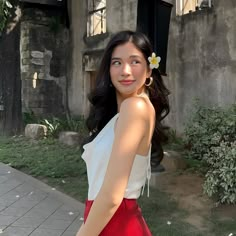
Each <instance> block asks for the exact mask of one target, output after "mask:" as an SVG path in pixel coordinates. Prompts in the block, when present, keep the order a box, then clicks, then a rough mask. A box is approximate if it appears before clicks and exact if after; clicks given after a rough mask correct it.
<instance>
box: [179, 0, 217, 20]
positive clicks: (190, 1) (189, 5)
mask: <svg viewBox="0 0 236 236" xmlns="http://www.w3.org/2000/svg"><path fill="white" fill-rule="evenodd" d="M210 7H212V0H176V15H179V16H181V15H185V14H188V13H190V12H194V11H197V10H202V9H204V8H210Z"/></svg>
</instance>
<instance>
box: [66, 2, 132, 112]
mask: <svg viewBox="0 0 236 236" xmlns="http://www.w3.org/2000/svg"><path fill="white" fill-rule="evenodd" d="M106 2H107V6H106V8H107V32H106V33H105V34H103V35H96V36H93V37H89V38H87V37H86V26H87V19H86V12H87V1H84V0H70V1H69V2H68V4H69V9H70V19H71V42H72V45H71V50H70V51H71V52H72V55H71V58H72V60H71V61H72V62H71V66H70V68H71V72H70V82H69V92H68V94H69V108H70V111H71V113H72V114H74V115H80V114H86V113H87V109H88V101H87V94H88V92H89V91H90V87H91V79H93V78H91V77H93V76H94V71H96V69H97V67H98V65H99V59H100V58H101V54H102V49H103V48H104V47H105V45H106V43H107V41H108V40H109V38H110V36H111V35H112V33H115V32H117V31H119V30H122V29H131V30H135V29H136V18H137V0H120V1H116V0H107V1H106Z"/></svg>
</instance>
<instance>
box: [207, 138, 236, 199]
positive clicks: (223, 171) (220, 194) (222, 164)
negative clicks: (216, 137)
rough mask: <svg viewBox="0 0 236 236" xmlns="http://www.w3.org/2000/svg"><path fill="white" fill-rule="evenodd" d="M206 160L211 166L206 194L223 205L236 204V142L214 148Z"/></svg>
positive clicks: (222, 143) (221, 144)
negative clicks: (214, 197)
mask: <svg viewBox="0 0 236 236" xmlns="http://www.w3.org/2000/svg"><path fill="white" fill-rule="evenodd" d="M204 159H205V160H206V162H207V163H208V164H209V166H210V169H209V171H208V172H207V173H206V181H205V183H204V185H203V188H204V192H205V193H207V194H208V195H209V196H216V198H217V200H219V201H220V202H221V203H236V141H234V142H232V143H230V142H221V143H220V146H218V147H212V148H211V149H210V151H209V152H208V153H207V154H205V155H204Z"/></svg>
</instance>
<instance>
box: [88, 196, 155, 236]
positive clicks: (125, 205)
mask: <svg viewBox="0 0 236 236" xmlns="http://www.w3.org/2000/svg"><path fill="white" fill-rule="evenodd" d="M92 204H93V201H89V200H87V201H86V203H85V211H84V222H85V221H86V219H87V217H88V214H89V211H90V208H91V206H92ZM121 235H122V236H151V235H152V234H151V232H150V230H149V228H148V226H147V224H146V222H145V220H144V219H143V216H142V213H141V210H140V208H139V206H138V204H137V201H136V199H126V198H124V199H123V200H122V202H121V204H120V206H119V208H118V209H117V211H116V212H115V214H114V215H113V217H112V218H111V220H110V221H109V222H108V224H107V225H106V226H105V228H104V229H103V230H102V232H101V233H100V234H99V236H121Z"/></svg>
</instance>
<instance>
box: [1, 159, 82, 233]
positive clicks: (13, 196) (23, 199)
mask: <svg viewBox="0 0 236 236" xmlns="http://www.w3.org/2000/svg"><path fill="white" fill-rule="evenodd" d="M83 210H84V205H83V204H82V203H80V202H78V201H76V200H74V199H73V198H71V197H69V196H67V195H65V194H63V193H61V192H59V191H57V190H55V189H53V188H51V187H49V186H48V185H46V184H44V183H42V182H40V181H38V180H36V179H34V178H32V177H31V176H28V175H26V174H24V173H22V172H19V171H17V170H15V169H13V168H11V167H10V166H7V165H4V164H2V163H0V235H3V236H28V235H30V236H75V234H76V232H77V230H78V228H79V227H80V225H81V224H82V222H83V218H82V217H83Z"/></svg>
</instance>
